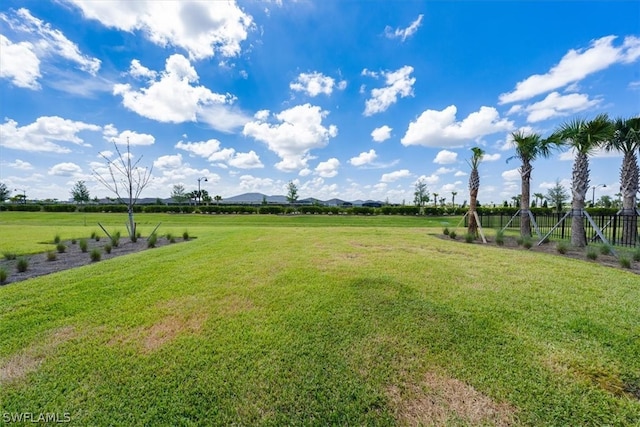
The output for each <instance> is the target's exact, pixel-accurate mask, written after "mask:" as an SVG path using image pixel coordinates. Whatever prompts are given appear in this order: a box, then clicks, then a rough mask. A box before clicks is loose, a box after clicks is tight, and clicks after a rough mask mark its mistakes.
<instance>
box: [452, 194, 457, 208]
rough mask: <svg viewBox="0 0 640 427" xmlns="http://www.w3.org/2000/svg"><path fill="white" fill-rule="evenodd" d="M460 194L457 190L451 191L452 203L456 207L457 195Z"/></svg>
mask: <svg viewBox="0 0 640 427" xmlns="http://www.w3.org/2000/svg"><path fill="white" fill-rule="evenodd" d="M457 195H458V192H457V191H452V192H451V205H452V206H453V208H454V209H455V208H456V196H457Z"/></svg>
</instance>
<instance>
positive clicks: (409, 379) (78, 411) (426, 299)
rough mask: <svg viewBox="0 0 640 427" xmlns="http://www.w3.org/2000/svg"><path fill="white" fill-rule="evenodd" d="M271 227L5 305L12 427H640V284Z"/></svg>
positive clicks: (39, 282) (594, 268)
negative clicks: (39, 424) (49, 417)
mask: <svg viewBox="0 0 640 427" xmlns="http://www.w3.org/2000/svg"><path fill="white" fill-rule="evenodd" d="M3 214H4V213H3ZM271 218H272V219H266V220H265V218H262V217H255V220H256V221H258V223H257V224H256V223H251V222H250V220H245V219H244V217H240V218H236V219H233V218H232V217H229V218H224V217H216V218H215V220H214V219H212V218H210V217H209V218H208V221H210V223H209V224H201V225H198V224H194V223H193V222H192V223H189V224H186V225H188V229H189V230H192V229H197V232H195V233H191V234H195V235H196V236H197V237H198V238H197V239H195V240H192V241H189V242H186V243H180V244H178V245H170V246H165V247H162V248H157V249H152V250H148V251H144V252H141V253H138V254H134V255H130V256H126V257H119V258H114V259H112V260H109V261H103V262H99V263H96V264H92V265H89V266H86V267H82V268H78V269H75V270H70V271H66V272H61V273H57V274H54V275H50V276H45V277H40V278H37V279H32V280H29V281H25V282H20V283H15V284H10V285H8V286H4V287H0V342H1V343H2V345H1V346H0V412H3V413H24V412H31V413H36V414H37V413H41V412H58V413H69V414H70V416H71V424H73V425H125V424H127V425H228V424H232V423H235V424H244V425H282V424H287V425H299V424H305V425H307V424H308V425H336V424H338V425H354V424H355V425H363V424H366V425H394V424H403V423H406V424H414V423H416V421H417V422H420V421H422V422H423V423H424V424H429V423H430V422H434V423H435V424H448V425H491V424H509V423H512V424H516V425H520V424H521V425H637V424H638V423H640V401H639V400H638V398H637V397H634V390H635V393H637V391H638V388H640V358H639V357H638V355H639V354H640V322H639V321H638V319H640V280H639V279H638V276H637V275H634V274H631V273H628V272H625V271H621V270H615V269H610V268H606V267H601V266H598V265H595V264H591V263H587V262H583V261H576V260H570V259H565V258H560V257H555V256H551V255H545V254H536V253H531V252H526V251H512V250H506V249H500V248H496V247H489V246H482V245H468V244H464V243H460V242H452V241H450V240H448V239H447V240H444V239H439V238H437V237H434V236H432V235H430V233H439V232H440V231H441V230H440V229H427V228H423V227H419V226H416V225H417V223H416V222H413V223H406V224H402V223H400V225H402V226H396V227H394V226H389V223H387V222H386V219H384V221H381V222H380V225H378V224H376V222H375V220H372V219H370V218H359V219H361V220H363V221H368V222H367V224H366V225H359V226H352V225H351V224H349V225H345V224H339V223H336V222H331V221H329V220H327V222H326V223H325V224H324V225H323V224H317V223H316V224H315V225H314V226H306V225H304V224H301V225H298V226H295V225H293V226H292V225H290V224H289V223H287V224H286V225H282V224H278V221H281V219H280V218H278V217H271ZM252 219H253V218H252ZM340 220H341V219H340ZM357 220H358V218H351V219H350V221H357ZM400 220H401V221H402V220H403V219H400ZM154 221H155V219H154ZM196 221H200V217H199V216H198V219H197V220H196ZM216 221H221V222H222V221H229V222H228V223H226V224H224V223H217V222H216ZM234 221H247V222H246V223H239V222H237V223H234ZM261 221H274V222H272V223H268V224H267V225H264V224H260V222H261ZM337 221H339V220H337ZM52 223H55V221H53V222H52ZM163 224H164V222H163ZM411 224H413V226H412V225H411ZM114 225H115V223H114ZM170 225H171V226H172V227H173V226H175V230H174V231H180V230H182V227H183V226H185V224H177V225H175V224H170ZM249 225H251V226H249ZM454 225H455V224H454ZM60 227H61V228H60V232H61V234H64V230H66V227H75V226H74V225H60ZM72 231H73V233H75V230H72ZM73 233H72V234H73ZM52 236H53V234H52ZM51 238H52V237H51ZM634 387H635V388H634ZM636 396H637V394H636ZM465 399H467V400H471V402H472V403H473V402H476V403H477V404H478V406H483V407H484V408H485V409H486V408H489V409H488V410H486V411H484V412H482V410H480V409H482V408H472V409H473V410H469V408H467V407H466V406H465V403H464V400H465ZM434 420H435V421H434ZM438 421H442V422H438Z"/></svg>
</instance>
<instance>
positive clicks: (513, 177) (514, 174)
mask: <svg viewBox="0 0 640 427" xmlns="http://www.w3.org/2000/svg"><path fill="white" fill-rule="evenodd" d="M502 179H504V180H505V181H507V182H514V181H519V180H520V172H519V171H518V169H509V170H506V171H504V172H502Z"/></svg>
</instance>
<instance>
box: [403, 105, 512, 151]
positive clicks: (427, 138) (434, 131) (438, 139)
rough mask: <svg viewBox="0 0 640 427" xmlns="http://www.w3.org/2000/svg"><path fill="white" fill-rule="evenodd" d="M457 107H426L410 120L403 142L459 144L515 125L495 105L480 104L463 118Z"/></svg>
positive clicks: (434, 144) (433, 144)
mask: <svg viewBox="0 0 640 427" xmlns="http://www.w3.org/2000/svg"><path fill="white" fill-rule="evenodd" d="M457 111H458V110H457V108H456V106H455V105H450V106H448V107H447V108H445V109H444V110H442V111H438V110H425V111H424V112H423V113H422V114H421V115H420V116H419V117H418V118H417V119H416V120H415V121H413V122H411V123H409V128H408V129H407V132H406V134H405V135H404V137H403V138H402V140H401V141H400V142H401V143H402V145H405V146H408V145H423V146H426V147H460V146H462V145H464V144H465V143H466V142H468V141H469V140H474V139H477V138H479V137H482V136H485V135H490V134H493V133H496V132H500V131H508V130H511V129H513V122H512V121H510V120H507V119H501V118H500V115H499V114H498V111H497V110H496V109H495V108H493V107H480V110H479V111H476V112H473V113H471V114H469V115H468V116H467V117H466V118H465V119H464V120H462V121H459V122H457V121H456V112H457Z"/></svg>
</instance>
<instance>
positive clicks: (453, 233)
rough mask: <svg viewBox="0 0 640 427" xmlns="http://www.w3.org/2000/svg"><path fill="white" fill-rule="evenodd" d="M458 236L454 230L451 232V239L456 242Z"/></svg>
mask: <svg viewBox="0 0 640 427" xmlns="http://www.w3.org/2000/svg"><path fill="white" fill-rule="evenodd" d="M456 236H457V234H456V232H455V231H454V230H451V231H450V232H449V237H450V238H452V239H453V240H456Z"/></svg>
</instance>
